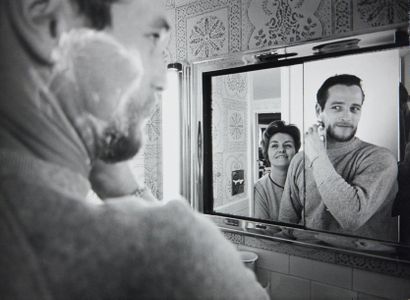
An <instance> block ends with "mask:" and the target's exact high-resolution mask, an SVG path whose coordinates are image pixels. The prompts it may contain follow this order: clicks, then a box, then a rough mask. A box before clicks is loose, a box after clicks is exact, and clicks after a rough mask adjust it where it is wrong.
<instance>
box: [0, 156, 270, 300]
mask: <svg viewBox="0 0 410 300" xmlns="http://www.w3.org/2000/svg"><path fill="white" fill-rule="evenodd" d="M0 166H1V167H0V243H1V255H0V278H1V281H2V283H1V284H0V298H1V299H33V300H35V299H41V300H44V299H46V300H47V299H99V300H100V299H267V298H268V296H267V295H266V292H265V291H264V290H263V289H262V287H261V286H260V285H259V284H258V282H257V281H256V278H255V275H254V274H253V272H251V271H250V270H249V269H247V268H245V267H244V265H243V264H242V262H241V261H240V259H239V255H238V253H237V251H236V249H235V248H234V247H233V245H232V244H231V243H230V242H228V241H227V240H226V239H225V238H224V237H223V235H222V234H221V233H220V232H219V230H218V228H217V227H216V226H215V225H214V224H212V223H211V222H210V221H209V220H208V219H206V218H205V217H204V216H202V215H200V214H199V213H195V212H194V211H192V210H191V208H190V207H189V206H188V205H187V204H185V202H183V201H169V202H168V203H165V204H164V203H161V202H157V203H153V202H145V201H144V200H143V199H137V198H135V197H124V198H122V199H116V200H112V201H108V202H106V203H105V204H91V203H89V202H87V201H85V199H84V197H85V195H86V194H87V191H88V190H89V187H90V186H89V183H88V180H87V179H85V178H83V177H82V176H81V175H79V174H77V173H74V172H72V171H70V170H68V169H66V168H64V167H61V166H59V165H56V164H50V163H48V162H45V161H42V160H39V159H36V158H34V157H29V156H27V155H26V156H25V155H23V154H18V153H10V152H4V151H3V152H0Z"/></svg>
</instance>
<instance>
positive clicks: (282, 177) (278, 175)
mask: <svg viewBox="0 0 410 300" xmlns="http://www.w3.org/2000/svg"><path fill="white" fill-rule="evenodd" d="M287 174H288V169H282V168H274V167H272V169H271V172H270V174H269V176H270V178H271V179H272V180H273V181H274V182H275V183H277V184H279V185H281V186H284V185H285V181H286V175H287Z"/></svg>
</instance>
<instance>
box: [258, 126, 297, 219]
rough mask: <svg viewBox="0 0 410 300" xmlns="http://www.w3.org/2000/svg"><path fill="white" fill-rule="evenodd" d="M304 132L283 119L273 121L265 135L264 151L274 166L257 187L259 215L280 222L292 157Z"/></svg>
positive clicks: (269, 163)
mask: <svg viewBox="0 0 410 300" xmlns="http://www.w3.org/2000/svg"><path fill="white" fill-rule="evenodd" d="M300 144H301V143H300V132H299V129H298V128H297V127H296V126H295V125H291V124H288V125H287V124H286V123H285V122H283V121H281V120H277V121H273V122H271V123H270V124H269V125H268V127H267V128H266V130H265V131H264V133H263V136H262V142H261V147H262V153H263V156H264V158H265V160H266V162H267V164H268V166H269V167H270V172H267V173H266V174H265V175H264V176H263V177H262V178H260V179H259V180H258V181H257V182H256V183H255V186H254V195H255V216H254V217H255V218H258V219H268V220H273V221H277V220H278V214H279V205H280V201H281V198H282V193H283V188H284V185H285V181H286V175H287V173H288V168H289V164H290V162H291V160H292V158H293V157H294V156H295V154H296V153H297V152H298V151H299V149H300Z"/></svg>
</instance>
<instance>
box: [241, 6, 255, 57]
mask: <svg viewBox="0 0 410 300" xmlns="http://www.w3.org/2000/svg"><path fill="white" fill-rule="evenodd" d="M251 1H252V0H242V46H241V47H242V51H246V50H249V41H250V39H251V36H252V33H253V31H254V30H255V26H253V24H252V22H251V20H250V19H249V15H248V9H249V5H250V4H251Z"/></svg>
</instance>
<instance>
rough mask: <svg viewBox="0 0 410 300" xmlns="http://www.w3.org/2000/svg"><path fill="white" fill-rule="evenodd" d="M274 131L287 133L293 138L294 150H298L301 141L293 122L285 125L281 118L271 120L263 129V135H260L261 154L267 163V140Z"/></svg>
mask: <svg viewBox="0 0 410 300" xmlns="http://www.w3.org/2000/svg"><path fill="white" fill-rule="evenodd" d="M276 133H286V134H289V135H290V136H291V137H292V138H293V142H294V143H295V149H296V152H298V151H299V149H300V145H301V143H300V131H299V129H298V128H297V127H296V126H295V125H293V124H288V125H286V123H285V122H283V121H281V120H277V121H273V122H271V123H270V124H269V125H268V127H267V128H266V129H265V131H264V133H263V136H262V142H261V146H262V154H263V157H264V158H265V160H266V162H268V163H269V157H268V148H269V140H270V138H271V137H272V136H273V135H275V134H276Z"/></svg>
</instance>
